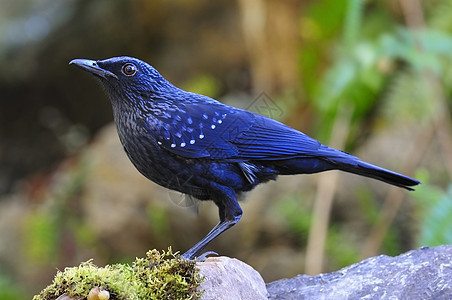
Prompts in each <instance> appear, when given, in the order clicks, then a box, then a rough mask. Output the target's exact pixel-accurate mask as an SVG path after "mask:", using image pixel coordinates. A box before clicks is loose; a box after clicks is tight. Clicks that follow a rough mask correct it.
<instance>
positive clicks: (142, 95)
mask: <svg viewBox="0 0 452 300" xmlns="http://www.w3.org/2000/svg"><path fill="white" fill-rule="evenodd" d="M69 64H74V65H76V66H77V67H79V68H81V69H83V70H85V71H88V72H90V73H91V74H93V75H95V76H96V77H98V78H99V79H100V80H101V82H102V84H103V85H104V86H105V88H106V90H107V92H108V93H109V94H110V97H111V100H112V102H117V101H119V102H129V101H131V102H132V103H136V102H137V101H138V102H139V101H143V100H144V99H150V98H151V97H152V95H155V94H158V93H159V91H165V90H167V89H168V88H170V87H174V86H173V85H171V84H170V83H169V82H168V81H167V80H166V79H165V78H163V76H161V75H160V73H159V72H158V71H157V70H156V69H154V68H153V67H152V66H150V65H149V64H147V63H145V62H143V61H141V60H139V59H137V58H133V57H127V56H120V57H112V58H108V59H104V60H98V61H95V60H89V59H74V60H72V61H71V62H70V63H69ZM114 104H116V103H113V105H114ZM123 104H125V103H123Z"/></svg>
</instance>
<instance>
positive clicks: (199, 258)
mask: <svg viewBox="0 0 452 300" xmlns="http://www.w3.org/2000/svg"><path fill="white" fill-rule="evenodd" d="M208 255H216V256H218V253H216V252H215V251H207V252H204V253H203V254H201V255H199V256H193V255H192V254H191V253H189V252H185V253H184V254H182V258H183V259H189V260H194V259H196V261H199V262H203V261H205V260H206V259H207V256H208Z"/></svg>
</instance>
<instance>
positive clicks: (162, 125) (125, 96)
mask: <svg viewBox="0 0 452 300" xmlns="http://www.w3.org/2000/svg"><path fill="white" fill-rule="evenodd" d="M70 64H74V65H76V66H78V67H80V68H81V69H83V70H86V71H88V72H90V73H92V74H94V75H95V76H96V77H98V78H99V79H100V81H101V82H102V84H103V85H104V87H105V89H106V91H107V93H108V95H109V96H110V100H111V104H112V106H113V116H114V120H115V123H116V128H117V131H118V135H119V138H120V140H121V143H122V145H123V146H124V149H125V151H126V153H127V156H128V157H129V159H130V160H131V161H132V163H133V165H134V166H135V167H136V168H137V169H138V171H139V172H140V173H141V174H143V175H144V176H146V177H147V178H148V179H150V180H152V181H154V182H155V183H157V184H159V185H161V186H164V187H166V188H169V189H172V190H176V191H179V192H182V193H185V194H187V195H190V196H192V197H194V198H197V199H199V200H212V201H213V202H215V204H216V205H217V206H218V209H219V215H220V222H219V223H218V224H217V225H216V226H215V227H214V228H213V229H212V230H211V231H210V232H209V233H208V234H207V235H206V236H205V237H204V238H203V239H202V240H201V241H200V242H198V243H197V244H196V245H195V246H193V247H192V248H191V249H189V250H188V251H187V252H186V253H184V254H183V257H185V258H187V259H194V258H195V257H200V256H199V255H200V254H201V252H202V251H203V249H204V248H205V247H206V246H207V244H208V243H209V242H210V241H212V240H213V239H214V238H215V237H217V236H218V235H220V234H221V233H222V232H224V231H225V230H227V229H228V228H230V227H232V226H233V225H235V224H236V223H237V222H238V221H239V219H240V217H241V216H242V209H241V208H240V206H239V203H238V201H237V198H238V197H239V196H240V194H241V193H242V192H245V191H249V190H251V189H253V188H254V187H255V186H257V185H258V184H260V183H263V182H266V181H269V180H274V179H275V178H276V177H277V176H278V175H293V174H310V173H317V172H323V171H327V170H333V169H337V170H342V171H345V172H350V173H354V174H358V175H362V176H366V177H371V178H374V179H378V180H381V181H384V182H386V183H389V184H392V185H395V186H398V187H401V188H405V189H407V190H412V188H411V187H412V186H415V185H417V184H419V183H420V182H419V181H417V180H414V179H412V178H409V177H407V176H404V175H401V174H397V173H395V172H392V171H389V170H385V169H383V168H380V167H377V166H374V165H372V164H369V163H366V162H364V161H361V160H360V159H359V158H357V157H355V156H353V155H350V154H347V153H345V152H342V151H339V150H336V149H333V148H329V147H327V146H324V145H322V144H321V143H319V142H318V141H316V140H315V139H313V138H311V137H309V136H307V135H305V134H304V133H301V132H299V131H297V130H295V129H293V128H290V127H288V126H286V125H284V124H282V123H280V122H277V121H275V120H272V119H269V118H266V117H264V116H261V115H258V114H254V113H251V112H248V111H245V110H242V109H239V108H235V107H231V106H227V105H225V104H222V103H220V102H218V101H216V100H214V99H212V98H209V97H206V96H203V95H199V94H195V93H190V92H186V91H184V90H181V89H179V88H177V87H175V86H174V85H172V84H171V83H170V82H168V81H167V80H166V79H165V78H163V77H162V75H160V73H159V72H158V71H157V70H156V69H154V68H153V67H151V66H150V65H149V64H147V63H145V62H143V61H141V60H139V59H136V58H131V57H126V56H123V57H113V58H109V59H105V60H98V61H93V60H87V59H74V60H72V61H71V62H70Z"/></svg>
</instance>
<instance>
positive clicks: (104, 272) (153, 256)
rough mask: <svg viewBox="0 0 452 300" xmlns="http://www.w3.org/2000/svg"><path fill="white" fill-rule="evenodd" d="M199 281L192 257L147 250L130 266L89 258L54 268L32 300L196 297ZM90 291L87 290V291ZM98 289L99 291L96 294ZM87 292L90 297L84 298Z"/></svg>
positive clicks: (198, 295) (197, 295)
mask: <svg viewBox="0 0 452 300" xmlns="http://www.w3.org/2000/svg"><path fill="white" fill-rule="evenodd" d="M201 282H202V278H201V276H200V275H199V270H198V269H197V268H196V263H195V261H193V260H186V259H182V257H181V256H180V255H179V254H177V253H176V254H173V253H172V251H171V249H168V251H167V252H165V251H162V253H160V252H159V251H157V250H150V251H148V252H147V253H146V257H145V258H137V259H136V260H135V262H134V263H133V264H132V266H130V265H126V264H114V265H107V266H105V267H97V266H96V265H94V264H93V263H92V261H87V262H84V263H81V264H80V265H79V266H78V267H71V268H65V270H64V272H61V271H58V272H57V274H56V275H55V278H54V280H53V282H52V284H51V285H49V286H48V287H46V288H45V289H44V290H42V291H41V293H40V294H39V295H36V296H34V297H33V300H50V299H56V298H58V297H60V296H62V295H65V296H67V298H68V299H86V298H89V299H96V300H97V299H110V300H114V299H118V300H122V299H127V300H129V299H131V300H132V299H174V300H176V299H198V298H199V297H200V296H201V294H202V292H200V291H197V287H198V286H199V285H200V283H201ZM90 291H91V293H90ZM99 292H102V293H101V294H99ZM88 294H90V296H89V297H88Z"/></svg>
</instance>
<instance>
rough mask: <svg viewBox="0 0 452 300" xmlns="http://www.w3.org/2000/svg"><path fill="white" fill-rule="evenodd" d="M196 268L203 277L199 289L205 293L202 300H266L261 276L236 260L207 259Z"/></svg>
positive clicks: (226, 258)
mask: <svg viewBox="0 0 452 300" xmlns="http://www.w3.org/2000/svg"><path fill="white" fill-rule="evenodd" d="M198 267H199V268H200V273H201V275H202V276H205V281H204V282H203V283H202V284H201V286H200V287H199V289H200V290H204V291H205V292H204V295H203V297H202V298H201V299H202V300H230V299H243V300H246V299H250V300H251V299H252V300H259V299H268V295H267V289H266V288H265V283H264V280H263V279H262V277H261V275H260V274H259V273H258V272H257V271H256V270H254V269H253V268H252V267H250V266H249V265H247V264H245V263H243V262H241V261H240V260H238V259H235V258H228V257H224V256H222V257H209V258H207V259H206V261H204V262H199V263H198Z"/></svg>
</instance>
